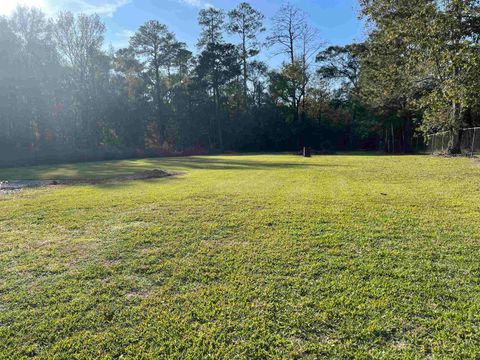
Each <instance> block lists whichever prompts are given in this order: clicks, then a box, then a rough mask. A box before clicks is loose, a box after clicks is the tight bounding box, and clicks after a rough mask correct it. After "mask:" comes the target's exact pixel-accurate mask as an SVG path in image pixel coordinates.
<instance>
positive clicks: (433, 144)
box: [432, 134, 435, 155]
mask: <svg viewBox="0 0 480 360" xmlns="http://www.w3.org/2000/svg"><path fill="white" fill-rule="evenodd" d="M433 154H435V134H433V140H432V155H433Z"/></svg>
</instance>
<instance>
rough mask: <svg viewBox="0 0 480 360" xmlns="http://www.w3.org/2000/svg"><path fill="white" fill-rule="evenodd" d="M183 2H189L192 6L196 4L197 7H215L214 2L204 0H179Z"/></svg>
mask: <svg viewBox="0 0 480 360" xmlns="http://www.w3.org/2000/svg"><path fill="white" fill-rule="evenodd" d="M178 1H179V2H180V3H182V4H187V5H190V6H194V7H196V8H208V7H214V6H213V5H212V4H210V3H208V2H205V1H203V0H178Z"/></svg>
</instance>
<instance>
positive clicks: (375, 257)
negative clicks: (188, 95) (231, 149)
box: [0, 154, 480, 359]
mask: <svg viewBox="0 0 480 360" xmlns="http://www.w3.org/2000/svg"><path fill="white" fill-rule="evenodd" d="M156 168H158V169H162V170H167V171H172V172H178V173H180V175H178V176H175V177H171V178H164V179H158V180H148V181H132V182H127V183H115V184H103V185H79V186H68V187H58V188H42V189H31V190H24V191H22V192H20V193H17V194H13V195H2V197H1V198H0V222H1V223H0V225H1V229H2V230H1V233H0V267H1V269H0V270H1V274H2V275H1V276H0V309H1V311H0V355H1V356H0V357H2V358H3V357H5V358H9V357H10V358H19V357H22V356H25V357H29V356H33V357H39V358H50V357H52V356H57V357H58V358H66V359H67V358H72V357H75V356H76V357H79V358H88V357H90V358H95V357H104V358H116V357H120V356H124V357H127V358H128V357H147V358H148V357H150V358H157V357H172V358H209V357H210V358H232V357H239V358H265V357H272V358H275V357H306V358H317V357H318V356H325V357H345V358H350V357H375V358H378V357H383V358H400V357H411V358H415V357H425V356H435V357H444V358H451V357H466V358H468V357H471V358H474V357H475V356H476V354H477V353H478V351H479V350H480V344H479V341H478V339H479V338H480V329H479V326H480V325H479V324H480V322H479V321H480V312H479V310H480V283H479V275H480V265H479V262H478V258H479V255H480V249H479V241H480V235H479V234H480V231H479V230H480V228H479V223H478V219H479V215H480V181H479V179H480V178H479V175H480V168H479V166H478V164H475V163H474V162H473V161H471V160H469V159H445V158H432V157H424V156H402V157H392V156H385V157H383V156H378V157H375V156H368V155H361V154H359V155H351V156H347V155H345V156H317V157H313V158H311V159H304V158H301V157H296V156H291V155H251V156H223V157H220V156H218V157H192V158H168V159H146V160H127V161H117V162H102V163H90V164H88V163H87V164H73V165H65V166H58V167H32V168H16V169H3V170H0V178H6V179H8V178H9V179H26V178H30V179H51V178H57V179H63V178H102V177H110V176H112V175H115V174H131V173H133V172H136V171H145V170H152V169H156Z"/></svg>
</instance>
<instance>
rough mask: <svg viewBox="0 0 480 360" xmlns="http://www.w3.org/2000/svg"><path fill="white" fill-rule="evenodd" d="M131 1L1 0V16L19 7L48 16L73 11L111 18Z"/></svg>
mask: <svg viewBox="0 0 480 360" xmlns="http://www.w3.org/2000/svg"><path fill="white" fill-rule="evenodd" d="M130 2H131V0H0V15H9V14H11V13H12V11H13V10H15V8H16V7H17V6H19V5H21V6H28V7H37V8H40V9H42V10H43V11H45V12H46V13H48V14H52V13H56V12H58V11H64V10H68V11H72V12H75V13H84V14H94V13H96V14H99V15H102V16H107V17H111V16H113V14H115V12H116V11H117V10H118V9H119V8H121V7H122V6H125V5H127V4H128V3H130Z"/></svg>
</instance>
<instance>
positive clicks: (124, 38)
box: [112, 29, 135, 49]
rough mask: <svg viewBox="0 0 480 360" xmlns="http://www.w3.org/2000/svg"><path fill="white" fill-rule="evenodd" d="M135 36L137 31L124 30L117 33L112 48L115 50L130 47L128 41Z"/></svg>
mask: <svg viewBox="0 0 480 360" xmlns="http://www.w3.org/2000/svg"><path fill="white" fill-rule="evenodd" d="M134 34H135V31H132V30H129V29H123V30H121V31H117V32H116V33H115V40H114V41H112V46H113V47H114V48H115V49H120V48H124V47H128V41H129V40H130V38H131V37H132V36H133V35H134Z"/></svg>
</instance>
